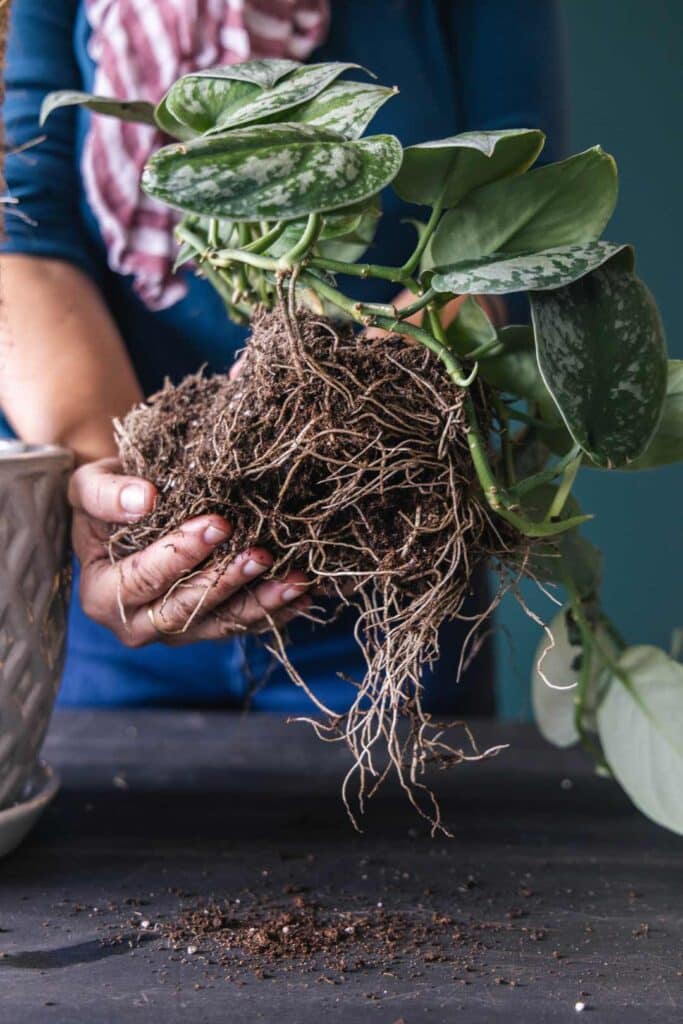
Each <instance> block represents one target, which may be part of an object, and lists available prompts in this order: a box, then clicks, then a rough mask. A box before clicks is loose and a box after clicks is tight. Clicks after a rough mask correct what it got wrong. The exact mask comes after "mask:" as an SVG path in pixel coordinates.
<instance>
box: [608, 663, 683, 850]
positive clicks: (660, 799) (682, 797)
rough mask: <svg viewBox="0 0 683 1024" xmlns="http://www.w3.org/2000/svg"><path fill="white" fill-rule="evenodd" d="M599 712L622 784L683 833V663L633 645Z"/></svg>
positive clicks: (647, 810) (652, 814)
mask: <svg viewBox="0 0 683 1024" xmlns="http://www.w3.org/2000/svg"><path fill="white" fill-rule="evenodd" d="M618 667H619V669H620V670H621V672H623V673H624V674H625V676H626V678H627V679H628V685H625V684H624V682H623V681H622V680H621V679H620V678H619V677H617V676H616V675H615V676H614V677H613V678H612V681H611V683H610V687H609V690H608V691H607V695H606V696H605V698H604V700H603V701H602V703H601V705H600V707H599V708H598V730H599V733H600V741H601V743H602V746H603V750H604V752H605V756H606V758H607V761H608V763H609V766H610V768H611V769H612V772H613V774H614V776H615V778H616V779H617V781H618V782H619V783H620V784H621V785H622V786H623V788H624V789H625V790H626V792H627V793H628V795H629V796H630V798H631V800H632V801H633V803H634V804H635V805H636V807H638V808H639V809H640V810H641V811H642V812H643V814H645V815H647V817H648V818H651V819H652V820H653V821H655V822H657V824H658V825H663V826H664V827H665V828H669V829H671V830H672V831H673V832H678V833H679V834H680V835H683V665H680V664H679V663H678V662H676V661H673V660H672V659H671V658H669V657H667V655H666V654H665V653H664V652H663V651H660V650H659V649H658V648H656V647H646V646H642V647H630V648H627V650H626V651H624V653H623V654H622V655H621V657H620V658H619V661H618Z"/></svg>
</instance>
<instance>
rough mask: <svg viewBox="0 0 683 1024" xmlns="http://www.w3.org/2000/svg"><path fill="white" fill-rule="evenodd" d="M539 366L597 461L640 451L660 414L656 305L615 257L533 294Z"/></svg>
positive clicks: (662, 386) (624, 459)
mask: <svg viewBox="0 0 683 1024" xmlns="http://www.w3.org/2000/svg"><path fill="white" fill-rule="evenodd" d="M531 312H532V319H533V324H534V332H535V335H536V352H537V356H538V365H539V368H540V371H541V375H542V377H543V380H544V382H545V385H546V387H547V388H548V390H549V391H550V393H551V395H552V396H553V398H554V399H555V402H556V404H557V407H558V409H559V411H560V413H561V415H562V419H563V420H564V422H565V424H566V426H567V429H568V430H569V432H570V433H571V435H572V437H573V438H574V440H575V441H576V442H577V443H578V444H580V445H581V447H582V448H583V449H584V451H585V452H586V453H587V454H588V455H589V456H590V457H591V459H592V460H593V461H594V462H596V463H597V464H598V465H602V466H607V467H612V466H623V465H625V464H626V463H628V462H629V461H630V460H631V459H635V458H636V457H637V456H638V455H640V454H641V453H642V452H643V451H644V450H645V448H646V447H647V445H648V444H649V442H650V439H651V438H652V436H653V434H654V432H655V430H656V428H657V425H658V423H659V420H660V416H661V412H662V404H663V402H664V396H665V393H666V374H667V362H666V351H665V346H664V336H663V331H662V325H661V321H660V319H659V314H658V312H657V307H656V306H655V304H654V302H653V301H652V297H651V295H650V293H649V291H648V290H647V288H646V287H645V285H644V284H643V283H642V281H640V280H639V279H638V278H637V277H635V275H634V274H632V273H630V272H627V271H624V270H623V269H622V267H621V266H619V265H618V264H615V263H612V264H610V265H608V266H605V267H602V268H600V269H598V270H596V271H594V272H593V273H592V274H590V275H589V276H587V277H584V278H582V279H581V280H579V281H576V282H574V283H573V284H570V285H568V286H567V287H565V288H560V289H558V290H556V291H553V292H539V293H533V294H532V295H531Z"/></svg>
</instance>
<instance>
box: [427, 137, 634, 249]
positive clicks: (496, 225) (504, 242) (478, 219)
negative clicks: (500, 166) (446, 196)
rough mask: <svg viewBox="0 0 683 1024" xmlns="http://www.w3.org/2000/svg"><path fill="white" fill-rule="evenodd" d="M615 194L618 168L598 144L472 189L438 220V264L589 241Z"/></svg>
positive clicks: (606, 217) (434, 243)
mask: <svg viewBox="0 0 683 1024" xmlns="http://www.w3.org/2000/svg"><path fill="white" fill-rule="evenodd" d="M616 199H617V172H616V165H615V163H614V160H613V159H612V157H611V156H609V155H608V154H607V153H604V152H603V150H601V149H600V147H599V146H596V147H595V148H594V149H589V150H587V151H586V152H585V153H579V154H578V155H577V156H573V157H570V158H569V159H568V160H562V161H561V162H560V163H555V164H548V165H547V166H546V167H539V168H537V169H536V170H533V171H530V172H529V173H528V174H523V175H520V176H518V177H515V178H509V179H506V180H504V181H495V182H492V183H491V184H490V185H486V186H485V187H484V188H479V189H477V190H476V191H475V192H471V193H470V194H469V195H468V196H467V197H466V198H465V199H464V200H463V201H462V203H460V205H459V206H458V207H457V208H456V209H454V210H450V211H449V212H448V213H446V214H445V215H444V217H443V218H442V219H441V221H440V223H439V226H438V228H437V229H436V232H435V234H434V238H433V239H432V244H431V255H432V259H433V260H434V262H435V263H437V264H444V263H458V262H460V261H462V260H472V259H478V258H479V257H482V256H489V255H490V254H491V253H511V254H521V253H529V252H540V251H542V250H544V249H554V248H557V247H558V246H567V245H577V244H580V243H584V242H592V241H594V240H595V239H596V238H599V237H600V235H601V234H602V232H603V230H604V228H605V225H606V224H607V221H608V220H609V218H610V217H611V215H612V211H613V210H614V205H615V203H616Z"/></svg>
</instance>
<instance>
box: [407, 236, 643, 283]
mask: <svg viewBox="0 0 683 1024" xmlns="http://www.w3.org/2000/svg"><path fill="white" fill-rule="evenodd" d="M619 253H622V254H623V258H624V259H625V260H626V261H629V260H631V258H632V257H631V255H630V254H631V253H632V250H631V248H630V246H627V245H616V244H615V243H614V242H588V243H586V244H585V245H566V246H561V247H559V248H553V249H546V250H545V251H541V252H535V253H529V254H527V255H522V256H506V255H504V254H498V253H494V254H493V255H491V256H485V257H483V258H482V259H476V260H464V261H463V262H462V263H455V264H452V265H450V266H445V267H435V268H434V269H433V270H432V271H427V275H426V276H427V279H428V280H429V281H430V283H431V285H432V287H433V288H435V289H436V291H438V292H452V293H453V294H456V295H457V294H464V293H466V294H468V295H486V294H489V295H505V294H507V293H508V292H520V291H544V290H546V289H551V288H561V287H563V286H564V285H567V284H570V283H571V282H572V281H576V280H577V279H578V278H580V277H584V276H585V275H586V274H588V273H590V271H591V270H595V268H596V267H599V266H601V265H602V264H603V263H606V262H607V261H608V260H611V259H613V258H614V257H615V256H617V254H619Z"/></svg>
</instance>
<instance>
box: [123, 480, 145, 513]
mask: <svg viewBox="0 0 683 1024" xmlns="http://www.w3.org/2000/svg"><path fill="white" fill-rule="evenodd" d="M119 502H120V503H121V508H122V509H123V511H124V512H130V513H131V515H139V514H140V513H141V512H146V511H147V492H146V490H145V488H144V487H140V485H139V484H127V485H126V486H125V487H124V488H123V490H122V491H121V493H120V494H119Z"/></svg>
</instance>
